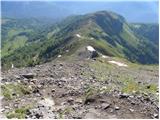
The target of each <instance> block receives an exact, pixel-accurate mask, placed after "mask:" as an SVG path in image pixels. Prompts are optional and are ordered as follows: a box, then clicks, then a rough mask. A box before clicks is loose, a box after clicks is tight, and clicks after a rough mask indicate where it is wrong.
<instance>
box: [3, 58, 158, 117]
mask: <svg viewBox="0 0 160 120" xmlns="http://www.w3.org/2000/svg"><path fill="white" fill-rule="evenodd" d="M110 60H114V61H119V62H120V61H121V62H122V60H120V59H116V58H113V57H108V56H107V57H105V58H104V57H103V56H102V55H99V57H96V58H89V59H88V58H86V59H84V60H81V61H79V60H66V61H64V60H63V58H61V59H59V58H58V60H54V61H52V62H48V63H45V64H42V65H37V66H35V67H26V68H21V69H18V68H12V69H10V70H8V71H4V72H2V85H1V87H2V93H3V95H2V98H1V100H2V109H1V114H2V117H3V118H5V117H7V118H27V119H43V118H46V119H47V118H50V119H51V118H52V119H53V118H54V119H60V118H65V119H81V118H84V119H88V118H93V119H104V118H105V119H111V118H112V119H116V118H117V119H118V118H121V119H124V118H127V119H129V118H135V119H136V118H145V119H152V118H158V117H159V115H158V111H159V106H158V94H157V93H158V85H157V83H158V67H155V66H147V65H146V66H144V65H138V66H137V65H136V64H133V63H130V62H127V61H123V62H125V64H127V65H128V66H127V67H125V66H118V65H117V64H113V63H110V62H109V61H110Z"/></svg>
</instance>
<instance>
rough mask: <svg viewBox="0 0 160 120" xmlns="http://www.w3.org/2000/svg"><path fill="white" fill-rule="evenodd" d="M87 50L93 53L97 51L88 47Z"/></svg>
mask: <svg viewBox="0 0 160 120" xmlns="http://www.w3.org/2000/svg"><path fill="white" fill-rule="evenodd" d="M87 50H88V51H91V52H93V51H96V50H95V49H94V48H93V47H92V46H87Z"/></svg>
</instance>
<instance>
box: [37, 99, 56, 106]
mask: <svg viewBox="0 0 160 120" xmlns="http://www.w3.org/2000/svg"><path fill="white" fill-rule="evenodd" d="M38 103H39V104H41V105H43V106H48V107H52V106H53V105H55V103H54V101H53V100H52V99H50V98H44V100H41V101H39V102H38Z"/></svg>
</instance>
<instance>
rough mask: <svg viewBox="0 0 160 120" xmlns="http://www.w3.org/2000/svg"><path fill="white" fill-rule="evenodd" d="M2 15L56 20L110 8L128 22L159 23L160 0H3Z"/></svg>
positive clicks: (109, 9)
mask: <svg viewBox="0 0 160 120" xmlns="http://www.w3.org/2000/svg"><path fill="white" fill-rule="evenodd" d="M1 4H2V5H1V8H2V17H9V18H50V19H53V20H55V21H58V20H61V19H63V18H65V17H67V16H71V15H79V14H82V15H83V14H87V13H91V12H96V11H102V10H108V11H113V12H116V13H118V14H121V15H123V16H124V17H125V18H126V19H127V21H128V22H130V23H131V22H132V23H133V22H134V23H135V22H138V23H158V2H155V1H153V2H151V1H150V2H142V1H141V2H134V1H133V2H126V1H120V2H98V1H97V2H80V1H77V2H73V1H72V2H69V1H68V2H65V1H63V2H62V1H61V2H56V1H54V2H51V1H50V2H49V1H45V2H40V1H39V2H34V1H23V2H22V1H21V2H20V1H19V2H18V1H14V2H13V1H2V2H1Z"/></svg>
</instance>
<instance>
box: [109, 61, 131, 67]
mask: <svg viewBox="0 0 160 120" xmlns="http://www.w3.org/2000/svg"><path fill="white" fill-rule="evenodd" d="M108 62H109V63H113V64H116V65H118V66H123V67H127V66H128V65H126V64H124V63H121V62H116V61H113V60H111V61H108Z"/></svg>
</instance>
